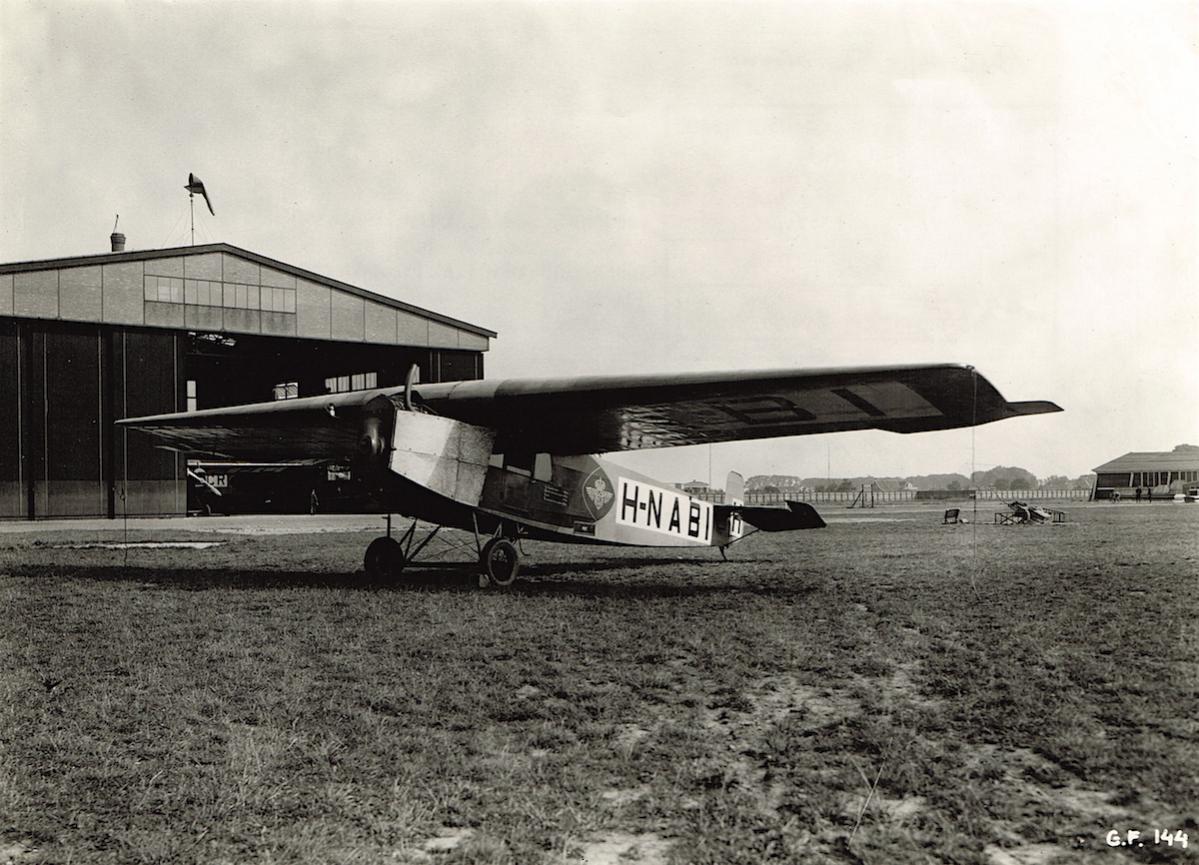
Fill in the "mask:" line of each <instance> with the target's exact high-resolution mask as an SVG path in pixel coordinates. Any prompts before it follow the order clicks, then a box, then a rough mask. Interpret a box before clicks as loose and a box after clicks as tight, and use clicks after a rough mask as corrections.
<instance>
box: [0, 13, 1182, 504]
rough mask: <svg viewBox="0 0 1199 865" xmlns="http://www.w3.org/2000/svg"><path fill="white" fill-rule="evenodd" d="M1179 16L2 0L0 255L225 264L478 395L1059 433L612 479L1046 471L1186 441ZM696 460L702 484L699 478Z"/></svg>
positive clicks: (665, 465)
mask: <svg viewBox="0 0 1199 865" xmlns="http://www.w3.org/2000/svg"><path fill="white" fill-rule="evenodd" d="M1197 9H1199V7H1196V6H1195V5H1194V4H1187V3H1178V4H1164V3H1145V2H1128V3H1107V4H1103V3H1099V4H1096V3H1085V4H1081V3H1080V4H1069V3H1048V2H1026V3H1011V2H1007V3H997V4H993V3H986V2H972V3H965V2H960V3H959V2H950V3H936V2H932V3H923V2H922V3H905V2H888V3H871V2H852V3H829V4H826V3H786V4H771V3H759V4H754V3H737V4H731V3H720V2H708V3H688V4H676V3H669V2H653V3H649V2H638V3H618V2H604V3H585V2H576V3H564V2H554V3H549V2H547V3H448V2H438V3H382V2H372V3H342V2H339V3H333V2H321V3H305V2H296V0H291V2H286V3H283V2H274V3H222V2H205V3H187V2H176V3H139V2H131V3H121V4H115V3H109V2H103V0H101V2H88V3H79V4H75V3H67V2H55V3H28V2H16V0H0V261H3V262H11V261H24V260H30V259H39V258H51V257H59V256H68V255H80V254H87V253H98V252H104V251H107V249H108V235H109V233H110V232H111V231H112V227H113V221H114V216H115V214H117V213H119V214H120V230H121V231H123V232H124V233H125V234H126V236H127V238H128V248H129V249H151V248H162V247H168V246H178V245H185V244H187V243H188V242H189V233H188V203H187V194H186V192H184V190H183V185H184V184H185V183H186V180H187V174H188V172H195V173H196V174H197V175H198V176H199V177H200V178H202V179H203V181H204V182H205V184H206V186H207V189H208V191H209V194H210V196H211V199H212V203H213V207H214V209H215V211H216V214H215V216H212V215H210V214H209V213H208V212H207V211H206V210H204V209H203V208H202V207H201V208H198V209H197V211H196V242H198V243H200V242H226V243H231V244H234V245H236V246H239V247H242V248H245V249H248V250H252V251H254V252H257V253H260V254H263V255H267V256H270V257H272V258H276V259H279V260H282V261H286V262H288V263H290V264H294V265H296V266H299V267H304V268H307V269H309V270H313V271H316V272H318V273H322V274H326V275H328V276H332V277H334V278H337V279H340V280H343V281H345V282H349V283H352V284H355V285H358V286H361V287H363V288H367V289H370V290H373V291H377V292H379V293H381V294H385V295H389V296H392V297H396V298H399V299H401V300H404V301H406V302H409V303H413V304H416V305H419V306H423V307H426V308H429V309H433V310H436V311H438V312H441V313H444V314H447V315H451V316H454V317H457V318H461V319H463V320H465V321H469V322H472V323H474V324H479V325H482V326H484V327H487V328H490V329H493V330H496V331H498V332H499V337H498V339H496V340H494V341H493V342H492V349H491V351H490V352H489V354H488V355H487V359H486V367H487V377H488V378H510V377H528V376H546V375H576V374H579V375H583V374H587V375H594V374H607V373H613V374H615V373H637V372H647V373H663V372H665V373H669V372H683V371H703V370H739V369H760V368H788V367H795V368H809V367H822V366H845V365H876V364H907V363H921V362H954V363H969V364H972V365H974V366H976V367H977V368H978V369H979V370H980V371H981V372H982V374H983V375H985V376H986V377H987V378H988V379H989V380H990V381H991V382H992V383H994V384H995V385H996V386H997V387H998V388H999V390H1000V391H1001V392H1002V393H1003V394H1004V396H1006V397H1007V398H1008V399H1012V400H1023V399H1050V400H1053V401H1055V402H1057V403H1058V404H1060V405H1061V406H1062V407H1063V408H1064V409H1065V411H1064V413H1061V414H1054V415H1043V416H1038V417H1031V418H1021V419H1016V420H1011V421H1005V422H1001V423H998V424H991V425H988V426H984V427H979V428H977V429H976V430H973V431H971V430H968V429H967V430H955V431H948V432H940V433H928V434H919V435H908V436H900V435H895V434H890V433H883V432H858V433H843V434H831V435H821V436H807V437H801V438H792V439H786V440H771V441H766V442H762V441H755V442H742V443H730V444H723V445H716V446H714V447H712V448H707V447H698V448H696V447H692V448H680V449H674V450H664V451H647V452H641V453H635V454H623V455H621V457H620V459H618V462H623V463H624V464H626V465H628V466H630V467H631V468H634V469H639V470H641V471H645V472H648V473H650V474H653V475H655V476H657V477H660V478H662V479H664V480H672V481H682V480H690V479H692V478H696V479H700V480H708V479H709V477H711V478H712V479H713V480H714V481H715V483H716V485H718V486H721V485H723V483H722V479H723V477H724V473H725V472H727V471H728V470H730V469H736V470H738V471H741V472H742V473H743V474H745V475H752V474H765V473H771V474H794V475H800V476H824V475H826V474H831V475H832V476H833V477H838V476H853V475H865V474H875V475H880V476H884V475H886V476H890V475H898V476H909V475H916V474H923V473H932V472H950V471H958V472H963V473H966V474H968V473H969V471H970V470H971V469H972V468H975V469H979V470H983V469H987V468H991V467H993V466H995V465H1018V466H1022V467H1024V468H1027V469H1029V470H1030V471H1032V472H1033V473H1034V474H1037V475H1038V476H1041V477H1044V476H1046V475H1050V474H1066V475H1070V476H1076V475H1078V474H1081V473H1083V472H1086V471H1089V470H1090V469H1092V468H1093V467H1094V466H1097V465H1099V464H1100V463H1102V462H1105V461H1107V460H1109V459H1112V458H1114V457H1116V456H1119V455H1120V454H1123V453H1125V452H1127V451H1130V450H1169V449H1170V448H1172V447H1173V446H1174V445H1176V444H1179V443H1182V442H1190V443H1196V444H1199V372H1197V370H1199V361H1197V357H1199V355H1197V354H1196V350H1197V349H1199V220H1197V214H1199V138H1197V133H1199V123H1197V109H1196V105H1197V104H1199V99H1197V98H1196V94H1197V93H1199V87H1197V86H1196V85H1197V84H1199V12H1197ZM710 473H711V474H710Z"/></svg>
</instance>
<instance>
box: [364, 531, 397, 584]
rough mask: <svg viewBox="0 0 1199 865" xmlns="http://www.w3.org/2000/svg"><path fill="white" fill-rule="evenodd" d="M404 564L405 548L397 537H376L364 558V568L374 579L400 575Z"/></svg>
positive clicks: (368, 575) (369, 576)
mask: <svg viewBox="0 0 1199 865" xmlns="http://www.w3.org/2000/svg"><path fill="white" fill-rule="evenodd" d="M404 564H405V563H404V550H403V548H402V547H401V546H400V543H399V541H397V540H396V539H395V538H387V537H383V538H375V539H374V540H373V541H371V542H370V546H368V547H367V548H366V555H365V556H363V558H362V568H363V570H365V571H366V575H367V577H368V578H370V579H372V580H380V579H383V578H385V577H398V576H399V575H400V572H401V571H403V570H404Z"/></svg>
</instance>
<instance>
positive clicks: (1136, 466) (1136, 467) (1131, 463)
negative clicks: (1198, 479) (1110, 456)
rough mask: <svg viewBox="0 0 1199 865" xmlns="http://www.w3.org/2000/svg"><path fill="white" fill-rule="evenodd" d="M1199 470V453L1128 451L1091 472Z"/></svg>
mask: <svg viewBox="0 0 1199 865" xmlns="http://www.w3.org/2000/svg"><path fill="white" fill-rule="evenodd" d="M1194 469H1199V451H1130V452H1128V453H1126V454H1124V456H1122V457H1116V458H1115V459H1114V460H1112V461H1111V462H1106V463H1104V464H1103V465H1101V466H1098V467H1096V468H1094V469H1092V470H1091V471H1093V472H1095V474H1113V473H1119V472H1140V471H1191V470H1194Z"/></svg>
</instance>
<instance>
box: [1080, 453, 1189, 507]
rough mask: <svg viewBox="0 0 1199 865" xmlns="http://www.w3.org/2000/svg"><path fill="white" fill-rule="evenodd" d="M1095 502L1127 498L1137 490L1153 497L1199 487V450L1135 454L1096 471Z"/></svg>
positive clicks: (1097, 468)
mask: <svg viewBox="0 0 1199 865" xmlns="http://www.w3.org/2000/svg"><path fill="white" fill-rule="evenodd" d="M1094 472H1095V492H1094V495H1093V498H1096V499H1108V498H1111V497H1112V493H1113V492H1118V493H1119V494H1120V495H1121V496H1122V497H1124V498H1127V497H1129V496H1132V495H1135V494H1136V490H1137V488H1138V487H1141V488H1148V489H1152V490H1153V493H1154V495H1159V494H1161V495H1165V494H1167V493H1170V492H1181V491H1183V488H1184V487H1185V488H1188V489H1190V488H1194V487H1195V485H1196V484H1197V483H1199V447H1195V446H1193V445H1179V446H1178V447H1176V448H1174V450H1172V451H1164V452H1156V451H1141V452H1138V451H1133V452H1131V453H1126V454H1124V456H1122V457H1117V458H1116V459H1114V460H1112V461H1111V462H1106V463H1104V464H1103V465H1101V466H1098V467H1096V468H1095V469H1094Z"/></svg>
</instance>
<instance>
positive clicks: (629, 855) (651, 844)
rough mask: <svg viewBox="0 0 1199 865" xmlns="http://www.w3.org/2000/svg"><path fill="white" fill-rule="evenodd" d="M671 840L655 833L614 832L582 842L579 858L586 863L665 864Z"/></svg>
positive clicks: (615, 864) (619, 864)
mask: <svg viewBox="0 0 1199 865" xmlns="http://www.w3.org/2000/svg"><path fill="white" fill-rule="evenodd" d="M670 847H671V842H670V841H668V840H664V839H662V838H659V837H658V836H657V835H656V834H655V833H653V832H647V833H645V834H641V835H635V834H630V833H628V832H613V833H610V834H608V835H605V836H603V837H602V838H597V839H596V840H593V841H585V842H583V843H582V844H580V845H579V857H578V858H577V859H576V860H575V861H577V862H582V863H584V865H633V863H637V865H665V862H666V855H667V853H668V851H669V850H670Z"/></svg>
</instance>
